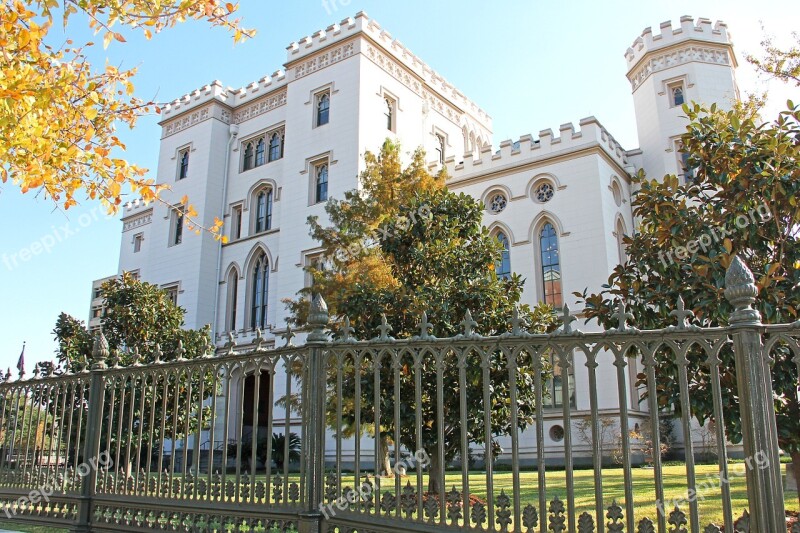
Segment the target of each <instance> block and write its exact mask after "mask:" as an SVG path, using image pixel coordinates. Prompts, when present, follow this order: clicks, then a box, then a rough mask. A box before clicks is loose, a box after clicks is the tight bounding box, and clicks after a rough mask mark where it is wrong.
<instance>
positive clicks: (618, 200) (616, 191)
mask: <svg viewBox="0 0 800 533" xmlns="http://www.w3.org/2000/svg"><path fill="white" fill-rule="evenodd" d="M611 194H612V195H613V196H614V203H615V204H617V207H619V206H621V205H622V191H621V190H620V188H619V184H618V183H617V182H616V181H614V182H612V183H611Z"/></svg>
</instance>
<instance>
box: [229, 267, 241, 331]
mask: <svg viewBox="0 0 800 533" xmlns="http://www.w3.org/2000/svg"><path fill="white" fill-rule="evenodd" d="M238 296H239V273H238V272H237V271H236V270H235V269H234V270H231V273H230V275H228V316H227V319H226V322H227V324H226V325H227V329H228V331H236V306H237V304H238V302H237V300H238Z"/></svg>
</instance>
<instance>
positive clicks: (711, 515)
mask: <svg viewBox="0 0 800 533" xmlns="http://www.w3.org/2000/svg"><path fill="white" fill-rule="evenodd" d="M695 471H696V479H697V485H698V493H699V494H700V495H701V496H702V497H701V498H698V507H699V512H700V522H701V526H702V527H705V526H706V525H708V524H709V523H711V522H714V523H716V524H718V525H721V524H722V505H721V491H720V488H719V479H718V477H717V473H718V468H717V466H716V465H697V466H696V467H695ZM369 474H370V477H371V472H369ZM632 474H633V500H634V513H635V519H636V521H637V522H638V521H639V520H641V519H642V518H644V517H648V518H650V519H651V520H653V521H654V522H655V521H656V517H657V514H656V513H657V511H656V507H655V504H654V502H655V481H654V472H653V470H652V469H650V468H633V469H632ZM342 477H343V479H342V485H343V486H351V487H352V486H353V485H354V483H353V481H354V480H353V476H352V474H349V475H348V474H345V475H343V476H342ZM296 478H297V474H293V475H290V482H291V481H297V480H298V479H296ZM715 478H716V479H715ZM729 478H730V480H731V500H732V505H733V513H734V518H736V517H738V516H740V515H741V514H742V511H743V510H744V509H745V508H746V506H747V493H746V485H745V478H744V465H743V464H742V463H732V464H731V465H730V470H729ZM229 479H230V476H229ZM234 479H235V478H234ZM256 479H263V476H261V475H259V476H256ZM663 479H664V483H663V486H664V495H665V499H666V500H667V501H670V500H674V499H678V498H685V497H686V469H685V466H684V465H682V464H679V465H675V464H670V465H668V466H664V478H663ZM414 480H415V477H414V475H413V473H412V476H411V477H409V478H404V479H403V480H402V484H403V485H405V484H406V482H407V481H411V482H412V485H414ZM446 480H447V481H446V483H447V489H448V490H449V489H450V488H451V487H452V486H455V487H456V489H457V490H461V473H460V472H448V473H447V476H446ZM574 480H575V493H574V497H575V511H576V515H578V514H580V513H582V512H584V511H586V512H588V513H589V514H591V515H592V516H593V517H594V476H593V471H592V470H575V471H574ZM712 480H713V481H715V483H713V485H714V486H713V487H712V488H705V489H704V488H701V487H702V484H703V483H704V482H706V481H708V482H709V484H711V481H712ZM425 481H426V482H427V480H425ZM469 485H470V493H471V494H472V495H474V496H477V497H478V498H481V499H483V500H485V499H486V476H485V473H483V472H471V473H470V475H469ZM383 486H384V488H386V489H390V490H391V488H393V487H394V481H392V480H386V481H384V485H383ZM494 490H495V496H497V495H499V494H500V491H501V490H504V491H505V493H506V494H507V495H509V497H511V496H512V493H513V480H512V474H511V472H496V473H495V476H494ZM546 495H547V500H548V502H549V501H550V500H552V499H553V498H554V497H556V496H558V498H560V499H561V500H562V501H564V502H565V504H566V501H567V491H566V473H565V472H564V471H563V470H561V471H557V470H554V471H548V472H547V477H546ZM520 499H521V502H522V506H523V507H525V506H526V505H528V504H531V505H533V506H534V507H536V508H537V511H538V501H539V495H538V474H537V472H535V471H525V472H522V473H521V474H520ZM624 499H625V491H624V480H623V471H622V469H621V468H605V469H604V470H603V505H604V507H608V506H609V505H611V503H612V502H613V501H614V500H616V501H617V503H618V504H619V505H620V507H622V508H623V512H624ZM512 501H513V498H512ZM785 505H786V510H787V511H798V510H800V509H799V508H798V507H799V506H798V499H797V493H796V492H791V493H787V494H786V495H785ZM681 509H682V510H683V511H684V512H685V513H686V514H687V516H688V514H689V506H688V504H687V503H683V504H682V505H681ZM670 510H671V508H670V509H668V511H670ZM540 520H541V518H540ZM540 523H541V522H540ZM545 523H546V520H545ZM0 529H12V530H14V529H16V530H19V531H25V532H31V533H45V532H60V531H66V530H61V529H56V528H51V527H40V526H29V525H19V524H18V523H16V522H9V521H7V520H0Z"/></svg>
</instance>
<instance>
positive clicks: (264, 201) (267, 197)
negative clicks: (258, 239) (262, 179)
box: [255, 189, 272, 233]
mask: <svg viewBox="0 0 800 533" xmlns="http://www.w3.org/2000/svg"><path fill="white" fill-rule="evenodd" d="M268 229H272V189H263V190H262V191H261V192H259V193H258V195H257V196H256V227H255V230H256V233H259V232H262V231H267V230H268Z"/></svg>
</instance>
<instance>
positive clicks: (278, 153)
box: [269, 133, 283, 162]
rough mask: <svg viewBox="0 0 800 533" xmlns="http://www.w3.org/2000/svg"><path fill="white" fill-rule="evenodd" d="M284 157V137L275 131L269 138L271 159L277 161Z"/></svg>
mask: <svg viewBox="0 0 800 533" xmlns="http://www.w3.org/2000/svg"><path fill="white" fill-rule="evenodd" d="M281 157H283V139H281V136H280V135H279V134H278V133H273V134H272V137H270V139H269V160H270V162H272V161H277V160H278V159H280V158H281Z"/></svg>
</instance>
